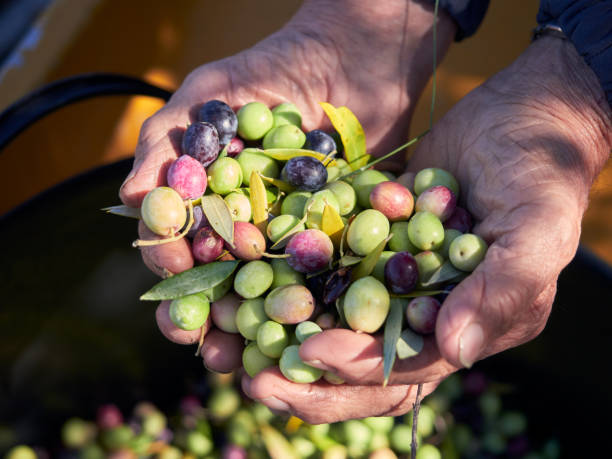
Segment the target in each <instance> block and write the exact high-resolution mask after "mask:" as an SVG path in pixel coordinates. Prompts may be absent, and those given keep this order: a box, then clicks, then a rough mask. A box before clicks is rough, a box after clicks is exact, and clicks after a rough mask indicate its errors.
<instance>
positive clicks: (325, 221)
mask: <svg viewBox="0 0 612 459" xmlns="http://www.w3.org/2000/svg"><path fill="white" fill-rule="evenodd" d="M343 230H344V222H343V221H342V218H341V217H340V214H338V212H337V211H336V209H334V208H333V207H332V206H330V205H329V204H325V207H324V208H323V216H322V217H321V231H323V232H324V233H325V234H327V235H328V236H329V238H330V239H331V240H332V242H333V243H334V246H335V247H339V246H340V241H341V239H342V233H343Z"/></svg>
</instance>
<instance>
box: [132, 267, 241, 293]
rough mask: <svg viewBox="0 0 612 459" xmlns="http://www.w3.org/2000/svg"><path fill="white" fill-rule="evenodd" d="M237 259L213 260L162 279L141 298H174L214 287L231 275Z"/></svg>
mask: <svg viewBox="0 0 612 459" xmlns="http://www.w3.org/2000/svg"><path fill="white" fill-rule="evenodd" d="M238 263H239V262H238V261H236V260H233V261H214V262H212V263H207V264H205V265H202V266H196V267H195V268H191V269H188V270H187V271H183V272H181V273H178V274H175V275H174V276H172V277H169V278H167V279H164V280H162V281H161V282H158V283H157V284H156V285H154V286H153V288H151V289H150V290H149V291H148V292H146V293H145V294H143V295H142V296H141V297H140V299H141V300H150V301H157V300H174V299H175V298H180V297H182V296H185V295H191V294H193V293H199V292H202V291H204V290H207V289H209V288H213V287H216V286H217V285H219V284H220V283H221V282H223V281H224V280H225V279H227V278H228V277H229V276H231V275H232V273H233V272H234V270H235V269H236V267H237V266H238Z"/></svg>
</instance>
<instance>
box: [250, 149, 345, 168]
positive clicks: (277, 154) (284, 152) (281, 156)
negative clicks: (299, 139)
mask: <svg viewBox="0 0 612 459" xmlns="http://www.w3.org/2000/svg"><path fill="white" fill-rule="evenodd" d="M261 152H262V153H263V154H264V155H266V156H268V157H270V158H272V159H276V160H277V161H289V160H290V159H291V158H297V157H298V156H311V157H313V158H317V159H318V160H319V161H321V162H323V161H326V158H327V155H324V154H323V153H319V152H318V151H313V150H303V149H301V148H268V149H267V150H261ZM327 161H329V158H327ZM325 165H327V166H329V165H332V166H335V165H336V161H334V160H333V159H332V160H331V161H329V162H327V163H325Z"/></svg>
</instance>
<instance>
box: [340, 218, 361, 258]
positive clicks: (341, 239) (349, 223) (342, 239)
mask: <svg viewBox="0 0 612 459" xmlns="http://www.w3.org/2000/svg"><path fill="white" fill-rule="evenodd" d="M356 216H357V215H351V218H349V219H348V222H346V225H344V229H343V230H342V237H341V238H340V256H341V257H343V256H344V241H346V233H348V229H349V226H351V223H353V220H355V217H356Z"/></svg>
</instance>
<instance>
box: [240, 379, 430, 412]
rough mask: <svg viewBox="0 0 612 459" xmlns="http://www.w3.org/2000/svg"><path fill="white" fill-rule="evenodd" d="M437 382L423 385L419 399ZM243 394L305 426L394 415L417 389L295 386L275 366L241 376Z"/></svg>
mask: <svg viewBox="0 0 612 459" xmlns="http://www.w3.org/2000/svg"><path fill="white" fill-rule="evenodd" d="M436 386H437V383H429V384H425V385H424V386H423V394H422V395H423V396H425V395H427V394H429V393H431V392H432V391H433V390H434V388H435V387H436ZM242 387H243V390H244V391H245V393H246V394H247V395H248V396H249V397H251V398H253V399H256V400H258V401H260V402H261V403H263V404H265V405H266V406H268V407H269V408H270V409H273V410H280V411H286V412H290V413H291V414H293V415H295V416H297V417H299V418H300V419H302V420H303V421H306V422H308V423H309V424H321V423H329V422H337V421H343V420H346V419H355V418H363V417H367V416H397V415H400V414H403V413H406V412H407V411H410V410H411V409H412V405H413V403H414V399H415V396H416V393H417V386H411V385H397V386H387V387H382V386H352V385H348V384H342V385H333V384H329V383H327V382H324V381H317V382H316V383H313V384H297V383H293V382H291V381H289V380H287V379H286V378H285V377H284V376H283V375H282V373H281V372H280V370H279V369H278V367H274V368H268V369H266V370H264V371H262V372H261V373H259V374H258V375H257V376H256V377H255V378H253V379H251V378H249V377H248V376H246V375H245V376H244V377H243V380H242Z"/></svg>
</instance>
